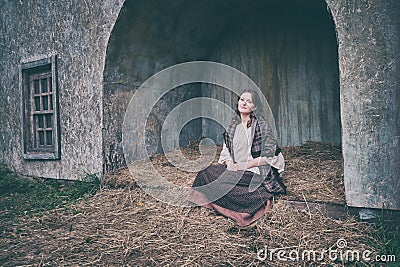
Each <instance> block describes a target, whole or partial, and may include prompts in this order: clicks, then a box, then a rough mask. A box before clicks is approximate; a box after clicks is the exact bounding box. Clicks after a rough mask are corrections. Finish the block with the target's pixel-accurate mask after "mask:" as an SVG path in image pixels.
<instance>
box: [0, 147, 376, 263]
mask: <svg viewBox="0 0 400 267" xmlns="http://www.w3.org/2000/svg"><path fill="white" fill-rule="evenodd" d="M182 152H183V154H185V155H186V156H188V157H189V158H190V157H192V158H196V157H197V156H198V150H197V149H196V147H193V146H192V147H187V148H184V149H182ZM283 153H284V156H285V159H286V171H285V173H284V174H283V179H284V181H285V183H286V185H287V186H288V194H287V195H286V196H282V197H276V198H275V199H274V203H273V208H272V210H271V211H269V212H268V213H267V214H266V215H265V216H264V217H262V218H261V219H260V220H259V221H258V223H257V226H256V227H255V228H252V229H240V228H238V227H236V226H235V224H234V223H233V221H232V220H230V219H228V218H224V217H221V216H219V215H218V214H216V213H215V212H213V211H211V210H208V209H206V208H200V207H175V206H171V205H168V204H165V203H162V202H160V201H157V200H155V199H154V198H153V197H151V196H149V195H147V194H146V193H145V192H144V191H143V190H142V189H141V188H140V187H138V186H137V185H136V183H135V181H134V180H133V179H132V175H131V174H130V173H129V171H128V170H127V169H121V170H119V171H116V172H114V173H111V174H108V175H106V176H105V177H104V179H103V182H102V188H101V190H100V191H99V192H98V193H97V194H96V195H94V196H93V197H90V198H87V199H84V200H82V201H79V202H78V203H76V204H74V205H72V206H69V207H65V208H59V209H54V210H50V211H47V212H44V213H42V214H38V215H35V216H33V217H28V216H23V217H20V218H19V219H18V221H15V222H14V223H12V224H11V225H10V226H9V229H8V231H9V232H8V233H7V234H6V235H3V236H5V238H3V239H2V240H1V243H0V249H1V253H3V257H4V258H7V261H6V263H5V266H26V265H38V266H54V265H61V266H87V265H89V266H103V265H107V266H121V265H125V266H299V265H306V266H309V265H311V266H321V265H323V264H329V266H343V264H344V263H345V262H347V264H349V265H356V264H357V266H370V264H371V263H370V262H368V261H366V260H365V259H362V258H361V256H360V259H359V260H358V261H357V259H355V258H354V257H353V258H351V257H350V258H349V257H347V258H346V257H344V258H343V261H342V260H341V259H340V255H344V254H345V253H346V252H347V251H350V252H352V251H360V252H364V251H371V253H372V255H375V254H377V253H378V249H377V245H376V244H378V243H379V240H376V238H375V235H374V233H375V230H374V228H373V227H371V225H369V224H366V223H361V222H357V221H356V220H355V219H354V218H351V217H350V218H348V219H346V220H335V219H331V218H328V217H326V216H324V215H323V214H318V213H310V212H306V211H300V210H297V209H295V208H293V207H291V206H289V205H287V204H285V203H283V201H281V200H282V199H286V200H309V201H319V202H329V203H339V204H340V203H344V188H343V175H342V173H343V170H342V158H341V153H340V148H339V147H336V146H333V145H329V144H319V143H308V144H306V145H305V146H303V147H290V148H289V147H285V148H283ZM153 163H154V164H155V165H156V166H157V169H158V171H159V173H161V174H164V175H166V176H170V179H171V180H172V181H176V182H177V181H179V183H180V184H186V185H190V184H191V182H192V181H193V179H194V177H195V174H194V173H185V172H184V171H181V170H176V168H175V167H174V166H172V165H171V164H168V161H166V158H165V156H156V157H155V158H154V159H153ZM177 183H178V182H177ZM265 251H267V254H265ZM310 251H313V252H314V253H315V256H316V258H314V259H313V258H312V255H311V258H307V255H308V254H307V253H309V252H310ZM324 251H325V252H324ZM328 252H329V253H331V252H332V255H328ZM335 253H336V254H335ZM303 254H304V255H305V256H304V257H303V259H302V255H303ZM335 255H336V258H335ZM371 258H372V256H371ZM367 260H368V259H367Z"/></svg>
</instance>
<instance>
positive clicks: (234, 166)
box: [225, 160, 238, 171]
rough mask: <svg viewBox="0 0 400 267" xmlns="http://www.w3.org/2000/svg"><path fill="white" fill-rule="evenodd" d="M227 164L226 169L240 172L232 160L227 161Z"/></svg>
mask: <svg viewBox="0 0 400 267" xmlns="http://www.w3.org/2000/svg"><path fill="white" fill-rule="evenodd" d="M225 164H226V169H227V170H228V171H237V170H238V169H237V167H236V164H235V163H233V162H232V161H231V160H227V161H225Z"/></svg>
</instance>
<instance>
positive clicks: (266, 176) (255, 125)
mask: <svg viewBox="0 0 400 267" xmlns="http://www.w3.org/2000/svg"><path fill="white" fill-rule="evenodd" d="M239 123H241V119H240V117H235V118H234V119H233V120H232V122H231V123H230V125H229V126H228V128H227V129H226V131H225V132H224V141H225V145H226V147H227V148H228V150H229V153H230V154H231V157H232V159H233V161H234V162H236V161H235V155H234V152H233V149H232V144H233V137H234V135H235V131H236V127H237V125H238V124H239ZM250 126H251V127H252V129H251V136H252V138H253V141H252V145H251V155H252V157H253V158H257V157H273V156H274V155H278V154H279V152H280V151H281V149H280V148H279V147H278V145H277V142H276V140H275V138H274V136H273V134H272V131H271V129H270V127H269V126H268V124H267V122H266V121H264V120H257V119H256V117H255V116H254V115H253V114H251V115H250V121H249V122H248V124H247V127H250ZM258 168H259V170H260V176H261V178H262V179H263V180H264V181H260V182H262V183H263V184H264V186H265V187H266V189H267V191H268V192H270V193H274V194H285V193H286V186H285V185H284V184H283V182H282V179H281V178H280V176H279V173H278V172H273V174H274V175H271V167H270V166H269V165H260V166H258ZM276 174H277V175H276Z"/></svg>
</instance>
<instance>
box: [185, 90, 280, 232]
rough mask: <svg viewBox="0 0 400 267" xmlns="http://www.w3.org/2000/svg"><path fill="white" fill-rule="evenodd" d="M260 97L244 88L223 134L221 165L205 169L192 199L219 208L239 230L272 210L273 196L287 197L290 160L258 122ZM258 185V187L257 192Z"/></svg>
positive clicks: (199, 174) (191, 194) (201, 172)
mask: <svg viewBox="0 0 400 267" xmlns="http://www.w3.org/2000/svg"><path fill="white" fill-rule="evenodd" d="M258 105H260V100H259V97H258V95H257V93H256V92H255V91H253V90H245V91H244V92H242V94H241V95H240V97H239V100H238V104H237V110H236V113H237V114H238V116H237V117H235V118H233V120H232V122H231V124H230V125H229V127H228V128H227V129H226V131H225V133H224V144H223V148H222V151H221V154H220V158H219V161H218V163H219V165H210V166H208V167H207V168H206V169H204V170H202V171H200V172H199V173H198V174H197V176H196V179H195V181H194V183H193V185H192V189H191V190H190V193H189V196H188V201H189V202H192V203H195V204H196V205H200V206H203V207H207V208H211V209H214V210H216V211H217V212H218V213H220V214H222V215H224V216H226V217H229V218H232V219H233V220H235V221H236V223H237V224H238V225H239V226H249V225H251V226H253V225H254V224H255V222H256V220H257V219H259V218H260V217H261V216H262V215H263V214H264V213H265V212H266V211H267V210H268V209H269V208H270V206H271V201H270V199H271V198H272V197H273V195H274V194H285V193H286V187H285V185H284V184H283V182H282V179H281V178H280V176H279V174H280V173H281V172H282V171H283V170H284V166H285V162H284V158H283V155H282V153H281V152H280V149H279V147H278V146H277V144H276V140H275V138H274V137H273V136H272V131H271V129H270V128H269V126H268V124H267V123H266V122H265V121H264V120H261V119H258V118H256V116H255V113H254V112H255V111H256V108H257V106H258ZM252 187H253V188H252Z"/></svg>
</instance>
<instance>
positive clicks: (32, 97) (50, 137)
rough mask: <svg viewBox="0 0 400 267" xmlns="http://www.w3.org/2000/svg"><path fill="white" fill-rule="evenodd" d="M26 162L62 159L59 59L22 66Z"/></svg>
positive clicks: (22, 134)
mask: <svg viewBox="0 0 400 267" xmlns="http://www.w3.org/2000/svg"><path fill="white" fill-rule="evenodd" d="M19 73H20V75H19V87H20V93H21V144H22V155H23V158H25V159H29V160H58V159H60V157H61V155H60V154H61V153H60V152H61V149H60V127H59V125H60V123H59V105H58V88H57V72H56V56H51V57H48V58H45V59H42V60H38V61H33V62H28V63H22V64H21V65H20V72H19Z"/></svg>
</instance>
